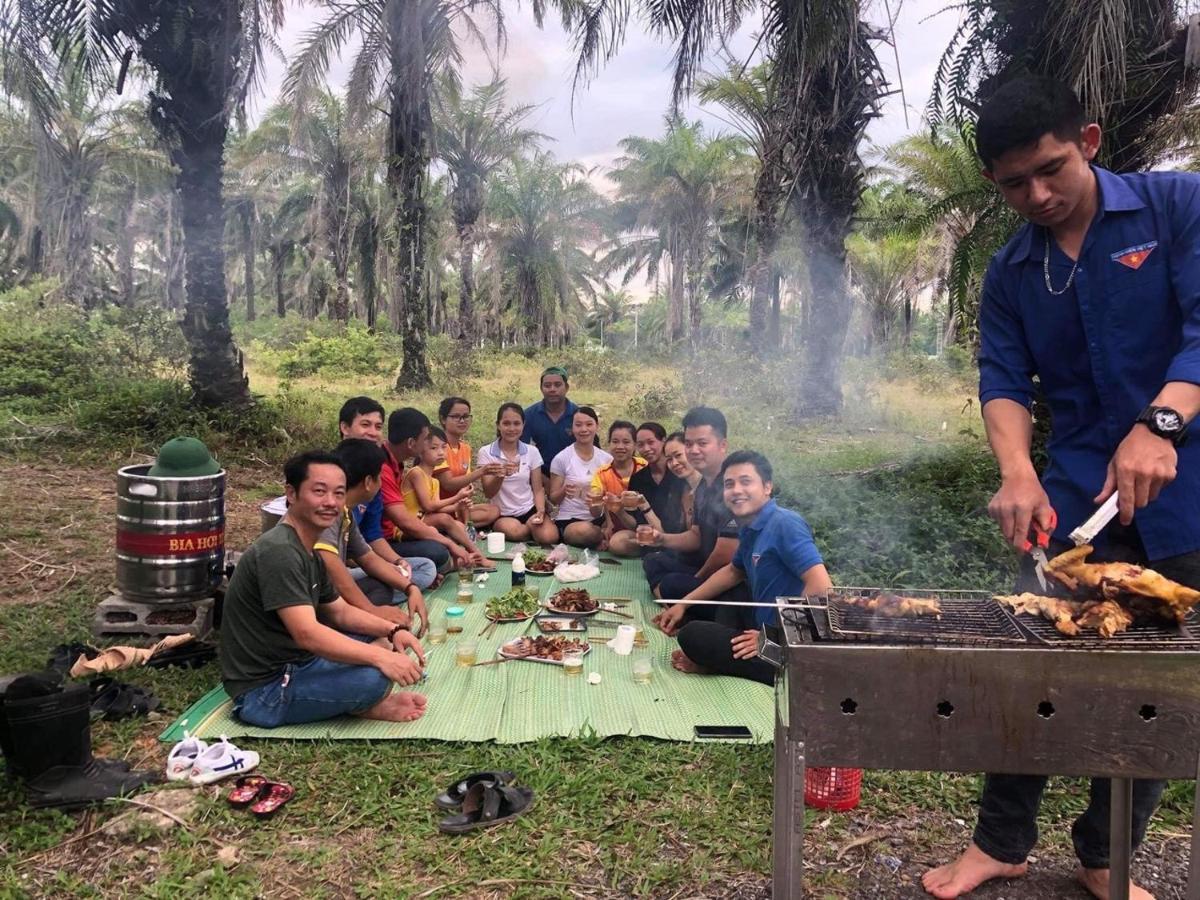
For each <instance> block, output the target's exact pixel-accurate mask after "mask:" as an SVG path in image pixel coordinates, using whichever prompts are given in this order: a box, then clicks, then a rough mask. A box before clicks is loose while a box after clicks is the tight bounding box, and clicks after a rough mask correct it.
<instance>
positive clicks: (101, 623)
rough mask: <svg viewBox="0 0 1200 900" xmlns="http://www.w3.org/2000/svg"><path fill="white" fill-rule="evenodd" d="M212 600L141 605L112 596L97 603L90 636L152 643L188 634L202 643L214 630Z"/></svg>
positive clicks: (121, 597)
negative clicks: (174, 635)
mask: <svg viewBox="0 0 1200 900" xmlns="http://www.w3.org/2000/svg"><path fill="white" fill-rule="evenodd" d="M213 605H214V599H213V598H212V597H207V598H205V599H203V600H196V601H189V602H187V603H173V604H169V605H168V604H163V603H140V602H138V601H136V600H127V599H125V597H123V596H121V595H120V594H112V595H110V596H109V597H106V598H105V599H104V600H102V601H100V604H99V605H98V606H97V607H96V614H95V616H94V617H93V619H92V634H93V635H95V636H96V638H98V639H101V640H120V641H122V642H124V643H127V644H153V643H155V642H156V641H158V640H160V639H162V638H164V637H166V636H167V635H171V634H190V635H192V636H193V637H194V638H196V640H202V639H203V638H204V637H205V636H206V635H207V634H208V633H209V632H210V631H212V627H213Z"/></svg>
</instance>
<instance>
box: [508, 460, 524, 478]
mask: <svg viewBox="0 0 1200 900" xmlns="http://www.w3.org/2000/svg"><path fill="white" fill-rule="evenodd" d="M520 468H521V464H520V463H515V462H511V461H506V462H505V463H504V477H505V478H507V477H508V476H510V475H516V474H517V472H518V471H519V470H520Z"/></svg>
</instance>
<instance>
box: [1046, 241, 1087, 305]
mask: <svg viewBox="0 0 1200 900" xmlns="http://www.w3.org/2000/svg"><path fill="white" fill-rule="evenodd" d="M1078 271H1079V259H1078V258H1076V260H1075V265H1073V266H1071V274H1070V275H1068V276H1067V283H1066V284H1064V285H1063V287H1062V290H1061V291H1056V290H1055V289H1054V285H1052V284H1051V283H1050V232H1049V231H1047V232H1046V253H1045V255H1044V256H1042V277H1043V278H1045V279H1046V290H1048V291H1049V292H1050V293H1051V294H1052V295H1053V296H1055V297H1059V296H1062V295H1063V294H1065V293H1066V292H1067V291H1069V290H1070V289H1071V284H1072V282H1074V281H1075V273H1076V272H1078Z"/></svg>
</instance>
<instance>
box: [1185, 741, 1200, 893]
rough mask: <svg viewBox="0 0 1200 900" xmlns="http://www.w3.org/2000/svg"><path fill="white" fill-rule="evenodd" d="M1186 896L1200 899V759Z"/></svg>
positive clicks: (1193, 808) (1193, 809) (1198, 762)
mask: <svg viewBox="0 0 1200 900" xmlns="http://www.w3.org/2000/svg"><path fill="white" fill-rule="evenodd" d="M1185 896H1186V897H1187V900H1200V760H1197V772H1196V795H1195V800H1194V801H1193V806H1192V855H1191V862H1190V863H1189V866H1188V883H1187V894H1186V895H1185Z"/></svg>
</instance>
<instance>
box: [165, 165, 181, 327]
mask: <svg viewBox="0 0 1200 900" xmlns="http://www.w3.org/2000/svg"><path fill="white" fill-rule="evenodd" d="M183 257H184V252H183V230H182V229H181V228H180V227H179V191H178V188H177V187H172V188H171V189H170V190H169V195H168V198H167V227H166V233H165V235H164V236H163V264H164V265H165V266H166V269H165V271H164V272H163V277H164V279H165V281H166V283H165V285H164V288H165V290H164V294H165V301H164V302H165V303H166V305H167V309H183V295H184V288H183V265H184V259H183Z"/></svg>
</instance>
